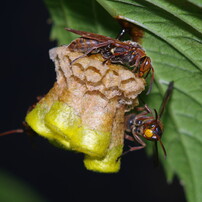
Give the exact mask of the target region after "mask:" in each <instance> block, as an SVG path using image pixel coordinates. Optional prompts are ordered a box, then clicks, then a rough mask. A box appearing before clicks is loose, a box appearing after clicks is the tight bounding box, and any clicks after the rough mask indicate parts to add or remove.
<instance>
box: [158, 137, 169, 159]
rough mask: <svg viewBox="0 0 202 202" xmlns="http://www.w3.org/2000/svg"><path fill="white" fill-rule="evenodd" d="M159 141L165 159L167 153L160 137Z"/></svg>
mask: <svg viewBox="0 0 202 202" xmlns="http://www.w3.org/2000/svg"><path fill="white" fill-rule="evenodd" d="M159 142H160V145H161V148H162V149H163V153H164V158H165V159H166V156H167V153H166V149H165V147H164V145H163V143H162V141H161V139H159Z"/></svg>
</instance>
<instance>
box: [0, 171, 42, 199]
mask: <svg viewBox="0 0 202 202" xmlns="http://www.w3.org/2000/svg"><path fill="white" fill-rule="evenodd" d="M0 201H2V202H3V201H9V202H28V201H29V202H44V201H46V200H45V199H42V198H41V197H40V196H39V195H38V194H37V193H35V192H34V191H33V189H31V187H30V188H29V187H28V186H27V185H26V184H24V183H23V182H21V181H19V180H18V179H16V178H14V177H13V176H11V175H9V174H8V173H5V172H3V171H1V172H0Z"/></svg>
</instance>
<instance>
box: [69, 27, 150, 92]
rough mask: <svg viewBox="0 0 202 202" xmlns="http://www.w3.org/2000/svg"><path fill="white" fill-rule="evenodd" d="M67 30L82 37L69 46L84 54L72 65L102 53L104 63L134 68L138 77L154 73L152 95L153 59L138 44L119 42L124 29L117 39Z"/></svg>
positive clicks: (72, 49)
mask: <svg viewBox="0 0 202 202" xmlns="http://www.w3.org/2000/svg"><path fill="white" fill-rule="evenodd" d="M65 29H66V30H67V31H69V32H73V33H75V34H77V35H80V36H81V37H80V38H77V39H75V40H74V41H72V42H71V43H70V44H69V46H68V48H69V49H70V50H71V51H77V52H82V53H84V54H83V55H81V56H80V57H78V58H76V59H75V60H73V61H72V63H74V62H75V61H76V60H78V59H80V58H82V57H85V56H87V55H89V54H97V53H100V54H101V55H102V57H103V58H104V59H105V61H104V63H105V62H111V63H115V64H122V65H124V66H128V67H130V68H133V69H132V71H133V72H134V73H135V74H136V76H138V77H143V76H145V77H147V75H148V74H149V72H150V71H152V78H151V81H150V87H149V90H148V92H147V94H149V93H150V91H151V88H152V83H153V80H154V68H153V67H152V65H151V59H150V58H149V57H148V56H147V55H146V53H145V51H144V50H143V48H142V47H141V46H140V45H139V44H138V43H136V42H134V41H130V40H129V41H120V40H119V39H120V38H121V37H122V35H123V34H124V33H125V30H124V29H123V31H122V32H121V34H120V35H118V37H117V39H113V38H110V37H107V36H103V35H99V34H95V33H91V32H85V31H78V30H74V29H71V28H65Z"/></svg>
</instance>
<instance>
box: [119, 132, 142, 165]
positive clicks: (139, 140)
mask: <svg viewBox="0 0 202 202" xmlns="http://www.w3.org/2000/svg"><path fill="white" fill-rule="evenodd" d="M128 136H129V135H127V136H126V137H127V138H129V140H131V141H134V139H135V140H136V141H137V142H138V143H139V144H141V145H140V146H135V147H130V149H129V150H128V151H125V152H123V153H122V154H121V156H119V157H118V158H117V161H118V160H119V159H120V158H121V157H122V156H124V155H126V154H127V153H129V152H132V151H136V150H140V149H143V148H144V147H146V144H145V143H144V142H143V140H142V139H140V137H139V136H138V135H136V134H135V135H134V134H133V136H134V139H133V140H132V137H128Z"/></svg>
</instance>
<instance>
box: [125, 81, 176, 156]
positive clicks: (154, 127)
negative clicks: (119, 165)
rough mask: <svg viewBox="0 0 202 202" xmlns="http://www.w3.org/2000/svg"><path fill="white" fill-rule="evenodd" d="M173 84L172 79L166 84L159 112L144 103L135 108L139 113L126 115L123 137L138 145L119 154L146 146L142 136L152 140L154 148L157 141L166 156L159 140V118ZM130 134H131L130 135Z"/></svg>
mask: <svg viewBox="0 0 202 202" xmlns="http://www.w3.org/2000/svg"><path fill="white" fill-rule="evenodd" d="M173 86H174V82H173V81H172V82H170V83H169V85H168V88H167V90H166V93H165V95H164V98H163V101H162V104H161V107H160V110H159V113H157V111H156V109H154V112H153V111H152V110H151V109H150V108H149V107H148V106H147V105H146V104H144V106H143V107H137V108H136V111H137V112H139V113H132V114H129V115H127V116H126V118H125V130H126V132H128V133H127V134H125V139H127V140H130V141H133V142H134V141H137V142H138V143H139V144H140V145H139V146H134V147H130V149H129V150H128V151H126V152H124V153H123V154H122V155H121V156H123V155H125V154H127V153H128V152H131V151H136V150H140V149H143V148H144V147H145V146H146V143H145V142H144V141H143V140H142V139H141V137H142V138H144V139H146V140H150V141H154V142H155V147H156V150H157V142H159V143H160V145H161V148H162V150H163V152H164V157H166V150H165V147H164V145H163V143H162V141H161V137H162V134H163V124H162V122H161V120H160V118H161V116H162V114H163V112H164V110H165V106H166V104H167V103H168V100H169V98H170V97H171V94H172V91H173ZM130 134H132V136H131V135H130Z"/></svg>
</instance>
